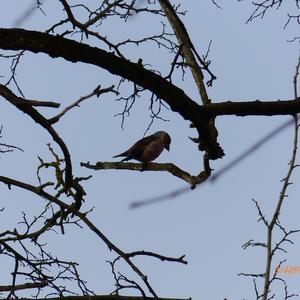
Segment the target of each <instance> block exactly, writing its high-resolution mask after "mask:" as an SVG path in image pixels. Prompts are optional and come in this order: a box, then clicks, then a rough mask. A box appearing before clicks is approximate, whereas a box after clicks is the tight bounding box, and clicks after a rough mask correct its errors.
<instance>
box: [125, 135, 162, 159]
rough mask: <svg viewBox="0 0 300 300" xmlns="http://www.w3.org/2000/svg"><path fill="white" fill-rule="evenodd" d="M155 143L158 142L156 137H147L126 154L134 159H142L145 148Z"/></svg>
mask: <svg viewBox="0 0 300 300" xmlns="http://www.w3.org/2000/svg"><path fill="white" fill-rule="evenodd" d="M154 141H156V137H154V136H153V135H150V136H147V137H145V138H142V139H141V140H139V141H137V142H136V143H135V144H134V145H133V146H132V147H131V148H130V149H128V151H126V152H128V153H130V156H132V157H140V156H141V155H142V154H143V152H144V151H145V148H146V147H147V146H148V145H149V144H151V143H152V142H154Z"/></svg>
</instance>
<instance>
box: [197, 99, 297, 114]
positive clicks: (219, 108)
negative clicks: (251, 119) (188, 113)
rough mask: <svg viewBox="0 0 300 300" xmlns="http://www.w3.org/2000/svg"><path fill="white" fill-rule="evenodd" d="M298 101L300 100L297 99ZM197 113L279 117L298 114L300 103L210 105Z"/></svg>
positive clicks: (201, 107)
mask: <svg viewBox="0 0 300 300" xmlns="http://www.w3.org/2000/svg"><path fill="white" fill-rule="evenodd" d="M297 100H300V99H297ZM199 113H200V114H201V115H204V116H206V117H209V116H216V117H217V116H228V115H235V116H242V117H244V116H279V115H294V114H297V113H300V101H295V99H293V100H277V101H259V100H256V101H252V102H249V101H248V102H246V101H245V102H231V101H227V102H221V103H210V104H207V105H205V106H200V107H199Z"/></svg>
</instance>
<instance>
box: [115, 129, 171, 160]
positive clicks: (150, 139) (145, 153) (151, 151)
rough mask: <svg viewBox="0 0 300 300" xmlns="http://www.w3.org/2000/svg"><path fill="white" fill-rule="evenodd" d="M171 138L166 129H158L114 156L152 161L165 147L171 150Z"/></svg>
mask: <svg viewBox="0 0 300 300" xmlns="http://www.w3.org/2000/svg"><path fill="white" fill-rule="evenodd" d="M170 144H171V138H170V136H169V135H168V133H166V132H165V131H158V132H156V133H154V134H152V135H149V136H147V137H145V138H143V139H141V140H139V141H137V142H136V143H135V144H134V145H133V146H132V147H131V148H129V149H128V150H126V151H125V152H123V153H121V154H118V155H115V156H114V157H123V156H125V158H124V159H122V161H127V160H130V159H135V160H138V161H140V162H144V163H147V162H150V161H152V160H154V159H156V158H157V157H158V156H159V155H160V154H161V153H162V151H163V150H164V149H167V150H168V151H169V150H170Z"/></svg>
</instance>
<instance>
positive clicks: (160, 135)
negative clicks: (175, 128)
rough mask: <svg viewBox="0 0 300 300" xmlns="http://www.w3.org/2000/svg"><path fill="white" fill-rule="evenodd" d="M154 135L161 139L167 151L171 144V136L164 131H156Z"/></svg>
mask: <svg viewBox="0 0 300 300" xmlns="http://www.w3.org/2000/svg"><path fill="white" fill-rule="evenodd" d="M155 135H156V136H157V137H158V138H159V139H161V140H162V141H163V143H164V147H165V149H167V150H168V151H169V150H170V144H171V137H170V136H169V134H168V133H167V132H165V131H158V132H156V133H155Z"/></svg>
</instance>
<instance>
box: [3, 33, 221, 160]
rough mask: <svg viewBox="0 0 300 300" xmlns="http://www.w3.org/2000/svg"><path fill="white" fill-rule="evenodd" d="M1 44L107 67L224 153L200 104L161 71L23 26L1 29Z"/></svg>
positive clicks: (212, 153)
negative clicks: (149, 94) (157, 100)
mask: <svg viewBox="0 0 300 300" xmlns="http://www.w3.org/2000/svg"><path fill="white" fill-rule="evenodd" d="M0 48H1V49H5V50H29V51H31V52H34V53H38V52H41V53H46V54H48V55H49V56H51V57H62V58H64V59H66V60H69V61H71V62H78V61H80V62H85V63H89V64H93V65H96V66H99V67H101V68H103V69H106V70H107V71H109V72H110V73H112V74H115V75H119V76H121V77H124V78H126V79H128V80H130V81H132V82H134V83H136V84H137V85H139V86H142V87H144V88H145V89H148V90H150V91H151V92H153V93H154V94H155V95H157V97H158V98H161V99H163V100H164V101H165V102H166V103H167V104H168V105H169V106H170V107H171V109H172V110H173V111H175V112H178V113H179V114H180V115H181V116H182V117H183V118H184V119H186V120H189V121H191V122H192V123H193V125H194V127H195V128H196V129H197V130H198V133H199V137H200V139H201V142H202V145H201V150H205V151H207V153H208V154H209V157H210V158H211V159H217V158H220V157H222V156H223V155H224V153H223V150H222V149H221V147H220V146H219V144H218V143H217V141H216V136H215V135H212V134H211V132H210V128H209V126H208V120H207V119H204V118H203V116H201V115H200V114H199V113H198V112H199V105H198V104H197V103H196V102H194V101H193V100H192V99H191V98H189V97H188V96H187V95H186V94H185V93H184V91H183V90H182V89H180V88H178V87H176V86H174V85H173V84H172V83H170V82H168V81H167V80H166V79H164V78H162V77H161V76H159V75H158V74H155V73H154V72H151V71H149V70H146V69H145V68H143V66H141V65H140V64H138V63H132V62H130V61H129V60H126V59H124V58H120V57H117V56H116V55H114V54H113V53H108V52H106V51H104V50H102V49H99V48H96V47H91V46H89V45H87V44H83V43H79V42H76V41H72V40H69V39H66V38H63V37H61V36H52V35H50V34H47V33H42V32H37V31H28V30H23V29H0Z"/></svg>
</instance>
